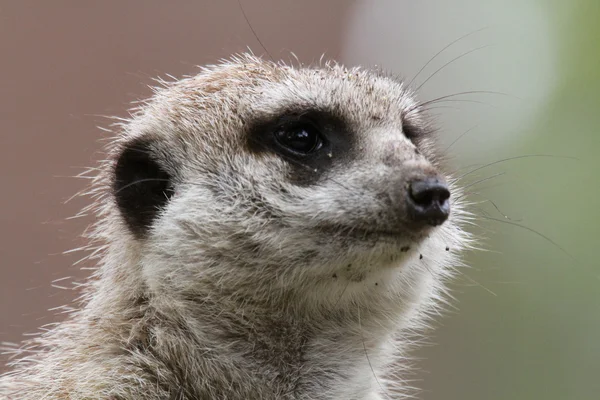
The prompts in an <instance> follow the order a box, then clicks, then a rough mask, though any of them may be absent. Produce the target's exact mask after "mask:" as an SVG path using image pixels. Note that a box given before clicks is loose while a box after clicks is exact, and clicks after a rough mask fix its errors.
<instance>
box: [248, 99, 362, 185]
mask: <svg viewBox="0 0 600 400" xmlns="http://www.w3.org/2000/svg"><path fill="white" fill-rule="evenodd" d="M247 140H248V142H247V143H248V145H247V147H248V149H249V150H250V151H252V152H254V153H264V152H269V153H274V154H277V155H278V156H280V157H281V158H282V159H283V160H285V161H286V162H287V163H288V165H289V166H290V177H289V178H290V180H291V181H292V182H294V183H296V184H299V185H309V184H311V183H314V182H316V181H317V180H318V179H319V177H320V176H321V175H322V174H323V173H324V172H326V171H327V170H328V169H330V168H331V166H332V165H335V164H339V163H342V162H344V160H348V159H350V158H351V157H350V152H351V151H352V149H353V147H354V142H355V137H354V133H353V132H352V131H351V130H350V129H349V128H348V124H346V123H345V121H344V120H343V119H342V118H341V117H339V116H337V115H335V114H334V113H331V112H327V111H323V110H304V111H290V112H284V113H282V114H281V115H279V116H278V117H274V118H270V119H260V120H256V121H252V122H251V123H250V129H249V130H248V133H247Z"/></svg>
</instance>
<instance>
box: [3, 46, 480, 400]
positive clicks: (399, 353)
mask: <svg viewBox="0 0 600 400" xmlns="http://www.w3.org/2000/svg"><path fill="white" fill-rule="evenodd" d="M304 107H317V108H323V109H328V110H332V112H335V113H339V114H340V115H343V116H344V117H345V118H346V119H347V120H349V121H350V122H351V125H352V126H353V128H355V131H357V132H360V135H359V138H358V141H359V143H358V144H357V146H358V148H359V149H360V152H359V153H358V154H356V155H355V156H354V158H353V159H352V160H349V161H348V163H349V164H348V165H350V167H348V168H347V169H346V170H341V169H339V170H332V171H328V172H327V175H326V178H324V179H322V180H320V181H319V183H317V184H315V185H309V186H302V185H295V184H293V183H290V182H288V181H287V180H286V179H285V176H287V174H288V173H289V164H288V163H286V160H283V159H281V158H279V157H276V156H273V155H270V154H268V153H252V152H249V151H248V150H247V149H246V148H245V147H244V145H243V144H242V143H243V141H244V139H243V135H244V134H245V130H246V129H247V126H246V122H247V121H249V120H252V119H256V118H257V117H260V118H265V119H268V118H269V117H272V116H275V115H277V114H278V113H279V112H280V111H281V110H285V109H292V110H293V109H303V108H304ZM406 118H409V119H411V121H412V123H414V124H419V125H421V126H425V124H426V123H427V120H426V117H425V116H423V115H422V114H421V112H420V109H419V108H418V103H417V101H416V100H415V98H414V97H413V94H412V93H411V92H410V90H408V88H406V87H405V86H404V85H403V84H402V83H401V82H399V81H396V80H394V79H392V78H390V77H386V76H383V75H382V74H380V73H377V72H373V71H369V70H363V69H358V68H356V69H350V70H347V69H346V68H344V67H343V66H340V65H337V64H327V65H324V66H322V67H315V68H305V67H300V68H294V67H291V66H285V65H281V64H275V63H271V62H265V61H263V60H260V59H258V58H255V57H253V56H249V55H243V56H239V57H235V58H233V59H232V60H230V61H225V62H223V63H222V64H220V65H217V66H211V67H207V68H204V69H203V70H202V71H201V72H200V73H199V74H198V75H197V76H194V77H189V78H185V79H182V80H180V81H178V82H174V83H171V84H166V85H165V87H164V88H157V89H156V92H155V95H154V96H153V98H152V99H150V100H149V101H147V102H145V103H144V104H143V105H142V106H140V107H139V108H138V109H136V110H135V111H134V113H133V116H132V118H131V120H129V121H127V122H125V123H123V124H122V126H121V129H120V130H121V132H120V133H119V135H118V136H117V137H116V138H115V139H114V141H113V142H112V144H111V147H110V149H109V150H108V152H107V158H106V161H105V162H103V163H102V165H101V168H100V170H101V172H100V173H99V175H98V176H97V177H96V179H95V182H94V185H93V188H92V189H91V191H90V192H89V193H88V194H89V195H90V196H91V197H92V198H94V204H93V206H91V207H90V209H89V210H93V211H94V212H95V213H96V215H97V218H98V223H97V224H96V225H95V227H94V229H93V230H92V233H91V234H90V238H91V241H92V245H91V249H92V253H91V256H90V259H89V261H88V262H93V263H97V266H98V269H97V271H96V272H95V273H94V276H93V277H92V278H91V279H90V281H89V283H88V284H87V286H86V287H85V289H84V295H83V297H82V304H81V307H80V308H79V309H78V310H76V311H74V312H72V314H71V315H70V317H69V318H68V319H67V320H66V321H65V322H63V323H61V324H59V325H57V326H56V327H55V328H54V329H52V330H51V331H49V332H47V333H44V334H43V335H41V336H40V337H39V338H38V339H36V340H34V341H33V342H30V343H28V344H26V345H25V347H24V349H23V353H22V355H21V358H20V359H19V360H18V361H17V362H16V363H15V365H14V369H13V371H11V372H9V373H8V374H7V375H5V376H4V377H2V378H1V379H0V397H1V398H3V399H13V400H25V399H35V400H41V399H74V400H75V399H77V400H80V399H81V400H83V399H105V400H125V399H148V400H157V399H213V398H214V399H340V400H341V399H344V400H346V399H356V400H359V399H383V398H398V397H401V396H402V395H403V393H405V391H404V389H403V382H402V375H401V368H402V365H403V358H404V357H405V351H406V349H407V348H408V347H409V346H410V344H411V342H412V341H413V340H414V339H415V337H416V336H415V335H416V334H417V333H418V332H420V331H421V330H422V329H423V328H424V327H425V326H426V321H427V319H428V316H429V315H430V314H431V313H435V312H436V311H437V310H438V309H439V303H440V300H442V298H441V297H442V291H443V282H444V281H445V279H446V278H448V277H450V276H451V275H452V271H453V269H454V268H455V267H456V266H458V265H459V264H460V261H459V259H458V253H460V251H461V250H463V249H464V248H465V247H467V245H468V242H469V238H468V235H467V234H466V233H465V232H464V231H463V230H462V228H461V225H462V223H463V222H464V221H465V220H466V219H467V218H468V216H467V215H466V213H465V212H464V211H463V210H462V205H461V204H460V203H459V202H457V201H453V202H452V213H451V216H450V219H449V220H448V221H447V222H446V223H445V224H443V225H442V226H441V227H438V228H435V229H432V230H430V231H427V232H426V233H423V234H421V233H414V234H412V233H411V232H409V231H407V232H406V234H405V235H404V236H403V238H402V239H401V240H400V239H398V238H395V237H394V238H388V237H383V236H373V235H369V234H367V233H365V234H358V233H357V232H355V233H352V232H346V233H344V234H341V233H336V232H335V231H323V230H322V229H321V228H320V227H322V226H323V225H327V226H332V227H336V226H351V227H353V228H356V231H362V230H365V229H367V230H368V229H370V227H372V226H374V225H376V226H377V227H378V229H380V230H382V231H386V230H390V229H394V227H393V226H392V225H393V223H396V222H397V221H396V222H394V220H393V219H391V218H386V217H385V212H387V211H386V209H385V206H384V203H382V201H381V200H380V199H379V198H378V197H377V195H378V193H381V192H382V191H383V190H387V189H386V187H387V185H389V182H390V179H396V178H395V177H401V176H402V174H406V173H407V171H410V170H413V169H415V170H427V171H438V172H439V170H440V168H441V166H440V165H438V163H437V161H436V160H437V159H438V157H437V155H436V152H435V144H434V142H433V140H432V138H430V137H426V138H423V139H422V141H421V142H419V149H420V153H418V152H417V151H415V145H414V144H413V143H412V142H410V141H409V140H408V139H407V138H406V137H404V136H403V133H402V130H403V121H404V120H405V119H406ZM135 137H150V138H152V140H153V143H154V147H153V148H154V151H155V153H156V154H157V157H159V158H161V159H162V160H163V162H164V164H165V168H166V169H169V172H171V173H172V175H173V176H174V177H175V178H174V179H175V181H176V185H175V194H174V196H173V198H172V199H171V200H170V201H169V204H168V206H167V207H166V208H165V209H164V210H162V211H161V213H160V216H159V218H158V219H157V220H156V222H155V223H154V224H153V226H152V228H151V230H150V233H149V234H148V236H147V238H145V239H144V240H140V239H138V238H136V237H134V236H133V235H132V234H131V233H130V232H129V230H128V229H127V226H126V225H125V223H124V221H123V218H122V217H121V215H120V213H119V210H118V209H117V207H116V205H115V200H114V196H113V195H114V193H113V192H112V180H113V176H112V174H113V170H114V164H115V162H116V159H117V158H118V156H119V154H120V153H121V151H122V149H123V147H124V146H125V145H126V144H127V143H129V142H130V141H131V139H132V138H135ZM330 157H332V158H335V157H338V155H337V154H331V155H330ZM446 179H447V180H448V181H449V182H451V179H450V177H449V176H446ZM451 189H452V196H453V197H452V198H453V199H457V198H459V197H460V196H459V189H458V188H455V187H452V188H451ZM257 199H258V200H257ZM379 209H381V210H382V212H383V214H384V217H381V218H380V217H374V216H373V215H375V214H376V212H375V211H377V210H379ZM408 247H409V248H410V249H407V248H408ZM447 248H449V250H450V251H447ZM421 256H422V257H421ZM397 368H400V370H398V369H397Z"/></svg>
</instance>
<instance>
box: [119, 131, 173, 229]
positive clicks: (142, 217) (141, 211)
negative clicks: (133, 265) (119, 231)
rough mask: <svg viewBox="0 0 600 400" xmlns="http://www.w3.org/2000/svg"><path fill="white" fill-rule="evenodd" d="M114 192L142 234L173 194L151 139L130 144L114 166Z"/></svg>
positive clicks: (127, 217) (123, 211) (131, 223)
mask: <svg viewBox="0 0 600 400" xmlns="http://www.w3.org/2000/svg"><path fill="white" fill-rule="evenodd" d="M113 193H114V196H115V200H116V203H117V206H118V208H119V211H120V212H121V215H122V216H123V219H124V220H125V223H126V224H127V226H128V227H129V229H130V230H131V232H132V233H133V234H134V235H135V236H136V237H138V238H142V237H144V236H145V235H146V233H147V232H148V230H149V228H150V226H151V225H152V223H153V222H154V220H155V219H156V217H157V215H158V213H159V212H160V210H161V209H162V208H163V207H164V206H165V205H166V203H167V202H168V201H169V199H170V197H171V196H172V195H173V187H172V180H171V176H170V175H169V173H168V172H167V171H165V169H164V168H163V167H162V166H161V165H160V164H159V162H158V161H157V158H156V157H155V154H154V152H153V149H152V145H151V141H150V140H147V139H146V140H144V139H136V140H134V141H132V142H131V143H129V144H127V145H126V146H125V147H124V148H123V149H122V151H121V154H120V155H119V157H118V159H117V162H116V165H115V168H114V181H113Z"/></svg>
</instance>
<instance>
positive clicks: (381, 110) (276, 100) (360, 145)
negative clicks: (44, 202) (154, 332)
mask: <svg viewBox="0 0 600 400" xmlns="http://www.w3.org/2000/svg"><path fill="white" fill-rule="evenodd" d="M430 131H431V129H430V125H429V123H428V121H427V119H426V118H425V117H424V116H423V115H422V114H421V109H420V107H419V105H418V103H417V102H416V100H415V99H414V98H413V96H412V93H411V91H410V90H408V89H407V88H406V87H405V86H404V85H403V84H402V83H401V82H400V81H397V80H395V79H392V78H390V77H386V76H383V75H382V74H380V73H377V72H373V71H368V70H363V69H352V70H347V69H345V68H343V67H342V66H339V65H327V66H325V67H322V68H316V67H315V68H292V67H288V66H284V65H277V64H274V63H270V62H265V61H261V60H259V59H257V58H254V57H251V56H243V57H239V58H235V59H233V60H232V61H230V62H225V63H223V64H222V65H218V66H214V67H209V68H206V69H203V70H202V72H201V73H200V74H198V75H197V76H194V77H190V78H186V79H183V80H181V81H178V82H176V83H174V84H170V85H167V87H165V88H162V89H158V90H157V92H156V94H155V96H154V97H153V98H152V99H151V100H150V101H148V102H147V103H145V104H144V105H143V106H142V107H140V109H139V110H138V112H137V113H135V114H134V116H133V118H132V120H131V121H130V122H129V123H127V124H125V126H124V133H123V135H122V136H121V137H120V138H119V140H118V142H117V146H116V149H115V151H114V155H115V156H114V162H113V164H112V168H111V182H112V183H111V187H112V194H111V195H112V198H113V200H114V201H113V203H114V204H115V205H116V207H114V212H115V213H116V215H118V218H117V219H118V221H120V222H118V223H119V224H120V226H121V227H122V228H123V229H122V231H124V232H126V234H125V236H122V237H119V238H118V240H117V242H118V243H113V246H122V245H128V246H135V247H136V248H137V249H139V251H138V254H139V260H137V261H136V262H137V263H139V265H140V266H141V269H142V271H143V275H144V277H145V278H146V280H147V283H148V285H149V287H150V288H152V290H155V291H157V292H165V293H166V292H169V293H181V294H184V295H186V296H189V295H193V294H194V293H195V291H196V290H197V288H198V287H199V285H206V284H209V285H211V287H212V289H215V288H220V289H223V290H228V291H230V292H231V293H238V292H239V294H240V295H243V296H245V297H248V296H249V295H251V296H258V297H260V296H263V297H264V296H271V295H273V294H274V293H285V292H290V291H291V292H295V293H306V291H307V290H310V289H311V288H314V287H318V288H319V290H320V291H321V292H323V293H324V295H325V296H326V294H327V290H326V289H327V285H331V287H337V286H335V285H338V286H339V285H340V282H342V283H341V285H346V284H349V283H351V282H361V281H363V280H365V279H367V278H370V277H375V279H381V278H382V276H384V275H385V274H389V273H392V272H390V271H396V272H397V271H403V270H408V269H410V268H414V266H411V262H412V263H413V264H414V262H415V260H416V261H418V259H419V258H420V257H421V258H422V257H423V256H422V254H425V252H424V250H423V249H424V246H425V247H426V246H429V248H430V251H431V249H432V248H433V247H436V249H438V250H439V249H441V252H442V253H443V252H444V248H445V247H446V246H447V245H448V242H447V240H450V239H451V238H452V235H451V232H450V231H451V230H453V229H458V228H456V227H455V226H454V225H455V224H453V222H452V218H450V221H447V219H448V218H449V216H450V214H451V210H450V196H451V195H452V194H451V189H450V186H449V179H448V177H446V176H445V175H444V174H443V173H442V172H441V171H440V170H439V166H438V165H437V162H436V154H435V150H434V146H433V145H432V139H431V138H430V133H431V132H430ZM453 207H454V206H453ZM452 213H453V214H454V210H453V211H452ZM446 221H447V222H446ZM444 235H445V236H444ZM444 240H446V241H444ZM420 254H421V256H420ZM332 292H335V290H333V291H332Z"/></svg>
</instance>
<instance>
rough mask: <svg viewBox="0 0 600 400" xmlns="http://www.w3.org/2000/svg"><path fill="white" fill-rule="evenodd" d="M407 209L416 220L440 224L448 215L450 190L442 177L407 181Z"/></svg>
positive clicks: (433, 224)
mask: <svg viewBox="0 0 600 400" xmlns="http://www.w3.org/2000/svg"><path fill="white" fill-rule="evenodd" d="M407 192H408V196H407V198H406V201H407V203H408V211H409V214H410V216H411V217H412V218H413V219H414V220H415V221H416V222H423V223H426V224H428V225H431V226H437V225H441V224H442V223H444V221H446V220H447V219H448V216H449V215H450V200H449V199H450V190H449V189H448V185H447V184H446V183H445V182H444V181H443V180H442V178H439V177H435V178H425V179H417V180H413V181H412V182H410V183H409V186H408V189H407Z"/></svg>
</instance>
